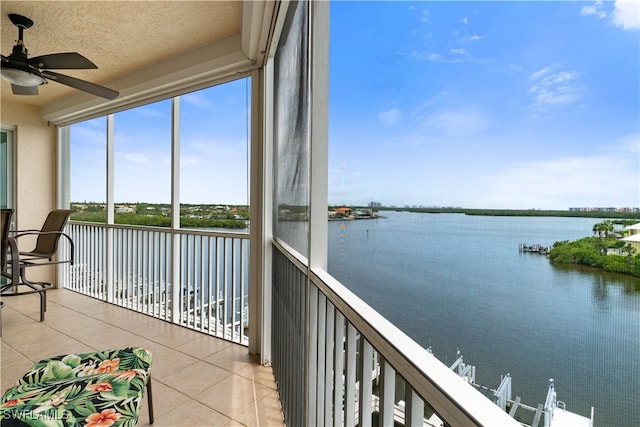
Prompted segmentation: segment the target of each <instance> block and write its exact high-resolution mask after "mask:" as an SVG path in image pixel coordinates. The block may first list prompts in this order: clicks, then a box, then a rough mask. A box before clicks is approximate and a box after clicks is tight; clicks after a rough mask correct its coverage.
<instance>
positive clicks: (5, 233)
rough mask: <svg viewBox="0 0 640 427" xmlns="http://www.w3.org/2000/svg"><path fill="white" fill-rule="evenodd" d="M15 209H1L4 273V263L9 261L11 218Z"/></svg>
mask: <svg viewBox="0 0 640 427" xmlns="http://www.w3.org/2000/svg"><path fill="white" fill-rule="evenodd" d="M12 215H13V209H0V227H2V228H0V238H2V240H1V241H0V256H1V257H2V258H0V270H2V271H4V263H5V262H6V261H7V252H8V249H9V241H8V240H7V238H8V237H9V227H10V226H11V216H12Z"/></svg>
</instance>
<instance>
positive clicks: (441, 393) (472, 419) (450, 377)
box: [311, 269, 520, 427]
mask: <svg viewBox="0 0 640 427" xmlns="http://www.w3.org/2000/svg"><path fill="white" fill-rule="evenodd" d="M311 281H312V282H313V283H314V284H315V285H316V286H317V287H318V288H319V289H320V291H321V292H322V293H324V294H325V295H326V296H327V298H328V299H329V300H330V301H331V302H332V303H333V305H334V306H335V307H336V308H337V309H338V310H340V312H341V313H342V314H343V315H344V316H345V318H346V319H347V320H349V322H351V324H353V326H354V327H355V328H356V329H357V330H358V331H359V332H360V333H361V334H362V336H364V337H365V338H366V340H367V341H369V343H371V345H372V346H373V347H374V348H375V349H376V350H377V351H378V352H379V353H380V354H381V355H382V357H384V358H385V360H387V361H388V362H389V363H390V364H391V366H393V367H394V369H395V370H396V371H397V372H398V373H399V374H400V375H402V377H403V378H404V379H405V380H406V381H407V382H408V383H409V384H410V385H411V387H412V388H413V389H414V390H415V391H416V393H418V394H419V395H420V396H421V397H422V398H423V399H424V400H425V401H426V402H428V404H429V405H431V406H432V407H433V409H435V410H436V412H438V413H439V414H440V415H441V416H442V417H444V419H445V420H446V421H447V422H448V423H449V424H451V425H461V426H462V425H464V426H468V425H477V426H496V425H500V426H514V427H516V426H517V427H519V426H520V423H518V422H517V421H515V420H514V419H513V418H511V417H510V416H509V415H508V414H507V413H506V412H504V411H502V410H501V409H500V408H499V407H498V406H497V405H495V404H493V403H492V402H491V401H490V400H489V399H487V398H486V397H484V396H483V395H482V394H481V393H480V392H478V391H477V390H475V389H474V388H473V387H472V386H470V385H469V384H467V383H466V382H465V381H464V380H463V379H462V378H460V377H458V375H457V374H456V373H455V372H453V371H452V370H451V369H449V368H448V367H447V366H446V365H444V364H443V363H442V362H440V361H439V360H438V359H436V357H435V356H434V355H433V354H431V353H429V352H428V351H427V350H426V349H425V348H423V347H421V346H420V345H419V344H418V343H416V342H415V341H414V340H413V339H411V338H410V337H409V336H407V335H406V334H405V333H404V332H402V331H401V330H400V329H398V328H397V327H396V326H395V325H394V324H392V323H391V322H389V321H388V320H387V319H385V318H384V317H383V316H382V315H381V314H380V313H378V312H377V311H376V310H374V309H373V308H371V307H370V306H369V305H368V304H366V303H365V302H364V301H362V300H361V299H360V298H359V297H357V296H356V295H355V294H354V293H353V292H351V291H350V290H349V289H347V288H346V287H345V286H344V285H342V284H341V283H340V282H338V281H337V280H336V279H334V278H333V277H331V275H329V274H328V273H327V272H326V271H324V270H315V269H313V270H312V271H311Z"/></svg>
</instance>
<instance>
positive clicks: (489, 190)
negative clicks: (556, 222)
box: [476, 153, 640, 209]
mask: <svg viewBox="0 0 640 427" xmlns="http://www.w3.org/2000/svg"><path fill="white" fill-rule="evenodd" d="M483 185H485V187H486V188H485V190H484V191H483V193H482V194H484V196H483V197H482V200H481V201H476V202H477V203H479V205H482V206H496V207H497V206H511V207H520V208H530V207H535V208H540V209H545V208H547V209H567V208H569V207H572V206H591V205H593V200H598V201H599V202H598V203H604V204H606V205H607V206H637V204H638V194H640V193H639V191H640V188H639V183H638V160H637V156H635V157H634V156H630V155H629V153H607V154H602V155H594V156H585V157H580V156H575V157H565V158H557V159H548V160H540V161H533V162H522V163H519V164H515V165H512V166H511V167H509V168H508V169H505V170H502V171H500V172H498V173H496V174H493V175H491V176H489V177H487V179H486V181H484V182H483ZM514 204H517V206H514Z"/></svg>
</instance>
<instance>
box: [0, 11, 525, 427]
mask: <svg viewBox="0 0 640 427" xmlns="http://www.w3.org/2000/svg"><path fill="white" fill-rule="evenodd" d="M0 4H1V12H2V13H1V15H2V16H1V19H2V25H1V29H2V30H1V31H2V40H1V42H2V46H1V51H2V53H3V55H8V54H9V52H11V49H12V47H13V46H14V44H15V40H16V34H17V29H16V28H15V26H14V25H13V24H12V23H11V22H10V21H9V18H8V14H10V13H16V14H21V15H24V16H27V17H29V18H30V19H32V20H33V21H34V23H35V25H34V26H33V27H32V28H29V29H27V30H25V34H24V36H25V39H24V40H25V45H26V46H27V47H28V48H29V49H30V54H32V55H43V54H47V53H55V52H69V51H77V52H80V53H81V54H83V55H85V56H86V57H88V58H89V59H91V60H93V61H94V62H95V63H96V64H97V65H98V67H99V68H98V69H97V70H68V72H67V71H66V70H63V71H62V73H63V74H68V75H71V76H73V77H76V78H81V79H83V80H87V81H90V82H93V83H97V84H100V85H103V86H107V87H110V88H112V89H114V90H117V91H119V96H118V97H117V98H115V99H113V100H107V99H104V98H100V97H96V96H92V95H88V94H86V93H83V92H79V91H78V90H75V89H71V88H69V87H67V86H65V85H62V84H59V83H56V82H49V83H48V84H46V85H44V86H41V87H39V88H38V89H39V94H38V95H31V96H24V95H14V94H13V93H12V89H11V86H10V84H9V83H8V82H7V81H5V80H4V79H3V80H2V87H1V89H2V101H1V102H2V105H1V107H2V108H1V116H0V122H1V124H2V144H3V145H4V147H3V153H4V155H3V157H2V160H3V163H2V164H1V165H0V170H1V173H2V176H1V177H0V182H2V183H3V184H4V185H5V189H6V190H7V191H6V192H3V193H2V195H3V200H2V203H3V206H4V205H7V206H9V207H12V208H14V209H15V210H16V224H15V226H16V228H17V229H31V228H39V226H40V224H41V223H42V219H43V218H44V217H45V216H46V214H47V212H48V211H50V210H52V209H54V208H56V207H68V205H69V203H70V202H71V201H72V200H70V196H69V194H70V188H71V187H73V185H74V182H73V181H72V177H71V176H70V175H69V174H68V170H69V161H70V156H69V152H68V147H69V140H70V129H71V128H72V126H73V125H74V124H77V123H81V122H83V121H86V120H89V119H93V118H104V122H105V123H106V129H105V130H104V131H103V135H104V147H106V149H105V151H106V152H107V158H108V159H110V160H108V161H106V172H105V175H106V178H105V180H104V181H103V182H96V183H95V185H100V186H104V187H105V188H104V194H106V207H107V221H106V223H105V224H94V223H92V224H88V223H78V222H72V223H71V224H70V225H69V228H68V231H69V233H71V234H72V235H73V236H74V240H75V242H76V251H77V260H78V261H77V263H76V265H74V266H73V267H71V266H68V265H67V266H58V268H53V267H51V268H49V269H47V268H45V269H43V270H42V271H39V272H38V273H37V274H35V276H34V279H36V280H46V281H51V282H54V283H56V285H57V288H58V289H56V290H53V291H51V292H50V296H49V301H50V302H49V306H48V310H47V318H46V319H45V321H44V322H42V323H40V322H38V321H37V318H36V311H37V302H36V301H35V300H34V298H37V297H35V296H33V298H32V296H24V297H19V298H11V299H9V298H5V299H3V302H5V307H4V309H3V310H2V316H3V318H4V320H5V321H4V330H3V337H2V373H3V375H2V386H3V387H6V386H7V385H8V382H9V381H13V380H14V379H15V378H17V376H19V375H20V374H21V373H22V372H21V371H22V370H24V369H26V367H27V366H28V365H29V363H30V362H33V361H35V360H36V359H39V358H42V357H45V356H48V355H51V353H69V352H78V351H83V350H87V349H96V348H99V347H103V346H114V345H123V344H136V343H138V344H143V345H147V346H150V347H151V349H152V350H153V351H154V368H153V374H152V375H153V376H154V379H155V382H154V388H155V390H156V392H155V393H154V400H155V401H156V404H155V406H156V421H157V423H159V424H162V425H186V424H190V425H207V424H208V423H213V424H219V425H223V424H226V423H230V422H235V423H237V424H244V425H256V424H259V423H262V424H270V425H274V424H276V425H277V424H278V423H279V424H282V423H283V420H282V417H283V418H284V422H286V424H287V425H291V426H302V425H310V426H313V425H330V424H331V425H341V424H345V425H354V424H355V423H356V421H358V422H359V423H360V425H363V426H365V425H369V424H370V423H371V421H372V418H371V414H372V413H376V414H378V416H379V419H380V420H381V423H382V424H385V425H388V424H389V423H391V422H392V421H393V420H394V417H395V419H396V420H398V413H397V409H398V405H397V404H396V403H397V402H399V401H402V402H403V403H402V408H403V410H402V411H401V412H402V417H401V421H402V422H404V423H405V424H407V425H422V424H423V417H424V416H425V414H429V413H432V412H434V411H435V412H436V413H437V414H438V417H439V418H440V419H442V420H444V421H446V423H447V425H451V426H476V425H477V426H480V425H484V426H496V425H500V426H511V425H512V426H519V425H520V424H519V423H518V422H516V421H514V420H513V419H512V418H511V417H509V416H508V415H507V414H506V413H505V412H504V411H502V410H500V409H499V408H498V407H497V406H496V405H495V404H493V403H492V402H491V401H490V400H489V399H487V398H486V397H485V396H483V395H482V394H480V393H479V392H478V391H476V390H475V389H474V388H473V387H472V386H470V385H469V384H467V383H466V382H465V381H464V380H463V379H462V378H460V377H459V376H458V375H457V374H455V373H454V372H453V371H451V370H450V369H449V368H448V367H447V366H445V365H443V364H442V363H440V362H439V361H438V360H437V359H436V358H435V357H433V356H432V355H431V354H430V353H429V352H428V351H427V350H426V349H424V348H422V347H420V346H419V345H418V344H417V343H415V342H414V341H413V340H411V339H410V338H409V337H407V336H406V335H405V334H404V333H402V332H401V331H399V330H398V329H397V328H396V327H395V326H394V325H392V324H391V323H389V322H388V321H387V320H386V319H384V318H383V317H382V316H381V315H380V314H379V313H377V312H376V311H375V310H373V309H372V308H371V307H369V306H368V305H367V304H365V303H364V302H363V301H362V300H360V299H359V298H358V297H356V296H355V295H353V294H352V293H351V292H350V291H349V290H347V289H346V288H345V287H344V286H343V285H342V284H341V283H339V282H338V281H336V280H335V279H334V278H332V277H331V276H330V275H329V274H328V273H327V174H328V170H327V157H328V154H327V151H328V150H327V146H328V143H327V133H328V131H327V129H328V125H327V94H328V82H327V74H328V73H327V67H328V65H327V60H328V48H329V43H328V23H329V22H328V21H329V7H330V4H329V3H328V2H312V3H307V2H297V3H296V2H284V1H283V2H280V1H264V2H262V1H256V2H251V1H246V2H240V1H227V2H219V1H184V2H151V1H144V2H107V1H104V2H89V1H56V2H45V1H2V2H1V3H0ZM354 54H357V52H355V53H354ZM292 70H293V71H292ZM247 78H248V80H247V81H250V86H249V88H248V90H249V91H250V94H251V96H250V99H251V104H250V105H249V106H248V108H250V110H251V115H250V116H251V122H250V124H249V126H250V130H251V132H250V146H251V149H250V159H249V161H248V162H249V164H248V170H249V171H250V174H251V176H250V189H251V192H250V196H249V204H250V217H251V227H250V233H249V234H239V233H213V232H199V231H194V230H183V229H181V228H180V225H179V211H180V209H179V205H180V198H179V193H180V192H179V173H180V170H179V167H177V166H176V165H179V163H180V161H179V160H180V152H179V150H178V149H177V147H178V144H179V137H178V136H177V133H176V132H175V131H172V134H171V138H170V139H171V144H172V150H171V156H172V163H171V165H172V166H169V165H167V171H168V173H170V174H171V177H172V179H171V186H172V187H171V189H170V190H171V194H172V200H171V203H172V209H171V215H172V226H171V227H169V228H166V229H159V228H153V227H143V226H130V227H129V226H120V225H117V224H114V215H113V213H114V212H115V203H116V202H124V200H114V193H113V179H114V173H116V174H117V173H118V172H117V171H114V169H113V162H112V160H113V157H112V156H113V151H112V150H113V148H112V147H113V138H114V121H117V118H115V119H114V117H115V115H117V114H118V113H119V112H122V111H125V110H128V109H134V108H139V107H144V106H145V105H147V104H149V103H152V102H157V101H159V100H168V101H167V102H170V104H171V110H170V111H171V114H169V115H168V117H167V122H168V123H167V124H168V125H170V126H171V129H174V130H175V129H179V127H180V116H179V111H180V100H181V96H182V95H184V94H188V93H191V92H194V91H198V90H201V89H203V88H208V87H212V86H217V85H224V84H228V83H229V82H233V81H235V80H237V79H247ZM283 118H284V120H283ZM294 118H296V119H297V120H299V122H296V121H295V120H294ZM283 123H286V124H289V123H296V125H297V126H292V127H293V128H294V129H291V128H289V127H285V126H284V125H283ZM116 126H117V123H116ZM289 131H291V132H292V133H291V134H289V133H287V132H289ZM292 168H293V169H295V173H294V172H293V171H292ZM153 184H154V185H155V184H157V183H153ZM140 201H144V200H140ZM216 202H224V201H218V200H212V201H211V203H216ZM274 207H276V208H277V209H274ZM274 212H276V213H275V214H274ZM277 212H279V213H280V214H278V213H277ZM285 212H287V214H286V215H285ZM301 224H302V225H301ZM293 225H295V226H293ZM201 245H204V246H201ZM207 245H210V246H207ZM201 247H215V248H216V250H217V251H218V250H219V251H221V252H220V254H223V255H224V256H220V257H215V259H214V257H212V256H209V257H206V256H202V257H201V258H198V259H199V260H200V261H199V263H198V264H193V265H189V264H188V263H187V262H180V259H181V258H180V254H182V255H184V254H189V251H190V250H194V249H193V248H201ZM220 248H222V249H220ZM198 254H200V255H202V254H204V251H202V250H200V252H198ZM184 256H186V258H183V259H195V258H196V254H195V253H191V255H184ZM189 256H190V258H189ZM157 265H161V266H162V267H161V268H160V267H157V268H156V267H153V268H152V267H151V266H157ZM202 265H205V266H206V267H202ZM240 266H243V267H242V268H241V267H240ZM217 269H219V271H223V272H224V273H221V274H223V276H224V278H225V280H226V279H228V280H229V283H227V282H226V281H224V280H223V285H222V287H223V289H221V291H220V292H219V293H217V294H216V295H215V298H213V299H212V295H211V294H210V295H208V296H207V297H206V298H205V297H204V296H203V294H202V293H203V289H204V288H203V287H198V286H196V284H197V283H198V282H197V280H196V279H197V278H198V277H201V276H205V273H204V272H205V271H218V270H217ZM236 282H238V283H240V284H241V285H240V287H232V286H231V285H230V283H236ZM244 284H246V289H245V287H244V286H243V285H244ZM212 286H213V285H212ZM227 291H228V292H227ZM245 291H246V293H245ZM218 297H220V299H218ZM236 301H241V303H240V305H239V306H235V303H236ZM245 301H246V305H245V304H244V302H245ZM234 307H235V308H234ZM374 361H375V364H374ZM374 368H375V371H374ZM374 372H376V375H378V380H379V387H378V388H376V389H375V390H374V389H373V387H372V379H373V373H374ZM11 377H14V378H11ZM398 383H402V387H396V385H398ZM356 390H357V393H355V391H356ZM396 390H403V392H402V395H401V396H397V395H396ZM274 402H275V403H274ZM274 405H275V407H274ZM280 411H282V416H281V415H280V414H281V413H280ZM141 421H142V422H143V423H144V422H146V418H145V415H144V412H143V413H142V416H141ZM209 425H210V424H209Z"/></svg>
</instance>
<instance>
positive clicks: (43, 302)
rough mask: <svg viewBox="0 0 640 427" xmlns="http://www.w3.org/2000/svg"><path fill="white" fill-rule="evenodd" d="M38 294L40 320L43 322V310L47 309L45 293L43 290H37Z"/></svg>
mask: <svg viewBox="0 0 640 427" xmlns="http://www.w3.org/2000/svg"><path fill="white" fill-rule="evenodd" d="M38 295H40V321H41V322H44V312H45V311H47V293H46V292H45V291H42V292H38Z"/></svg>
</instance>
